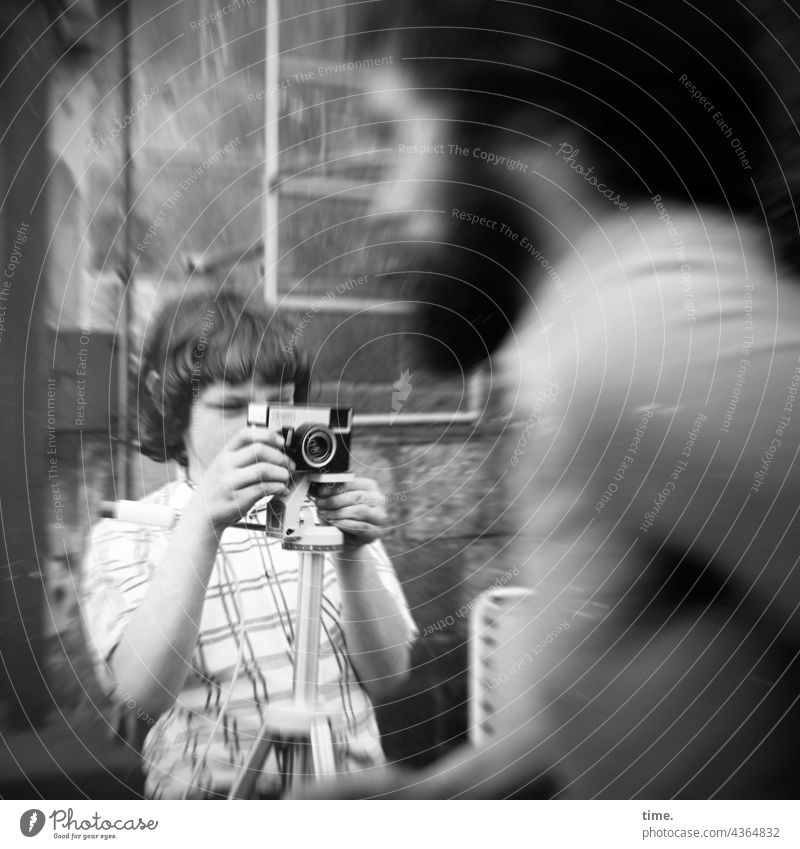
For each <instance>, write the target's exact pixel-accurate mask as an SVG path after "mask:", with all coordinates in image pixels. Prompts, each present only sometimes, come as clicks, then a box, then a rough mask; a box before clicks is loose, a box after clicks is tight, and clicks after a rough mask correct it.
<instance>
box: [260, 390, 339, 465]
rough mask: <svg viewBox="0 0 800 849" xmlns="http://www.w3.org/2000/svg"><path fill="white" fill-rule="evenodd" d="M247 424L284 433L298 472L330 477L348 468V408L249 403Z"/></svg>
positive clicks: (290, 455) (287, 450)
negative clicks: (329, 475) (328, 475)
mask: <svg viewBox="0 0 800 849" xmlns="http://www.w3.org/2000/svg"><path fill="white" fill-rule="evenodd" d="M247 424H248V425H254V426H256V427H266V428H269V429H270V430H275V431H278V432H280V433H281V434H283V437H284V439H285V440H286V448H285V449H284V450H285V451H286V455H287V456H288V457H290V458H291V459H292V460H294V462H295V465H296V467H297V471H298V472H316V473H317V474H332V473H339V472H347V471H349V469H350V435H351V433H352V430H353V410H352V408H351V407H327V406H323V405H308V406H302V407H299V406H298V407H296V406H294V405H292V404H250V405H249V406H248V408H247Z"/></svg>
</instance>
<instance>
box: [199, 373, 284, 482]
mask: <svg viewBox="0 0 800 849" xmlns="http://www.w3.org/2000/svg"><path fill="white" fill-rule="evenodd" d="M293 394H294V384H292V383H287V384H282V385H278V384H266V383H263V382H261V381H254V382H252V383H242V384H231V383H223V382H219V383H212V384H211V385H209V386H206V387H205V388H204V389H202V390H201V389H200V388H199V387H197V388H194V387H193V388H192V402H191V407H190V412H189V426H188V427H187V429H186V431H185V432H184V436H183V442H184V445H185V446H186V456H187V458H188V461H189V477H190V478H191V479H192V480H197V478H198V476H199V475H200V474H202V473H203V471H204V470H205V469H206V468H208V466H209V465H210V463H211V462H212V461H213V459H214V458H215V457H216V456H217V454H219V452H220V451H221V450H222V448H223V446H224V445H225V444H226V443H227V442H228V441H229V440H230V439H231V437H232V436H233V435H234V434H235V433H236V432H237V431H238V430H241V429H242V428H243V427H244V426H245V425H246V424H247V405H248V404H291V403H292V398H293Z"/></svg>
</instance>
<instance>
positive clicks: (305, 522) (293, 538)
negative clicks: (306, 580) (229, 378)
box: [237, 472, 353, 551]
mask: <svg viewBox="0 0 800 849" xmlns="http://www.w3.org/2000/svg"><path fill="white" fill-rule="evenodd" d="M352 479H353V474H352V472H338V473H335V474H329V473H318V472H317V473H315V472H301V473H296V474H295V475H294V477H293V478H292V480H291V482H290V483H289V494H288V495H287V496H284V497H283V498H279V497H278V496H273V497H272V498H270V499H269V501H267V502H265V503H263V504H260V505H256V507H254V508H253V509H252V510H251V511H250V512H249V513H248V514H247V517H246V518H245V519H244V521H242V522H241V523H237V525H238V526H239V527H245V528H250V529H252V530H260V531H263V532H264V533H265V534H266V535H267V536H268V537H272V538H273V539H280V540H281V541H282V543H283V548H285V549H288V550H291V551H338V550H340V549H341V547H342V544H343V541H344V538H343V536H342V532H341V531H340V530H339V529H338V528H334V527H332V526H331V525H326V524H322V523H320V522H319V521H318V519H317V516H316V513H315V511H314V509H313V506H312V504H311V502H310V498H309V494H308V493H309V489H310V488H311V485H312V484H314V483H328V484H330V483H342V482H343V481H348V480H352Z"/></svg>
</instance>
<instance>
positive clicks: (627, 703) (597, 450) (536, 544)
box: [334, 0, 800, 798]
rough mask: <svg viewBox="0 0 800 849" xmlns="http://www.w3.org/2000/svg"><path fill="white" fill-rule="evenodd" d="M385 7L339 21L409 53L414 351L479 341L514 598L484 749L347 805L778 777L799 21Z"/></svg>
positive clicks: (683, 790)
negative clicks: (500, 417)
mask: <svg viewBox="0 0 800 849" xmlns="http://www.w3.org/2000/svg"><path fill="white" fill-rule="evenodd" d="M396 5H397V8H389V7H388V4H385V3H384V4H370V7H371V8H372V12H373V17H372V18H371V19H370V20H365V21H363V22H362V24H361V26H360V27H358V29H359V30H361V31H362V32H363V33H365V35H364V36H363V37H364V38H366V39H367V40H368V42H369V43H370V45H371V52H372V54H376V53H377V52H380V53H381V55H383V54H386V55H393V56H395V57H400V58H402V57H415V58H414V59H413V60H409V61H404V62H395V65H394V67H396V68H400V69H401V71H402V74H403V75H404V76H402V77H401V76H398V77H397V81H396V88H397V92H389V93H386V94H385V98H386V101H387V103H392V104H400V105H401V108H402V109H403V110H404V114H403V115H401V116H400V117H403V118H404V121H403V123H402V124H401V127H402V128H403V129H402V130H401V135H402V136H403V137H402V138H401V139H400V141H401V142H402V143H403V145H405V147H404V148H403V149H402V150H401V149H399V148H398V169H397V172H396V173H395V174H394V175H392V176H391V180H392V182H391V183H390V184H389V186H388V191H387V201H386V208H387V209H395V210H396V209H397V204H398V203H402V204H403V205H404V206H405V207H406V208H407V209H413V210H414V213H413V215H409V216H408V231H407V233H406V234H405V236H406V238H407V240H408V244H409V246H410V253H409V256H410V259H409V263H408V267H409V269H410V273H409V275H408V281H409V282H407V284H406V286H407V291H408V293H409V295H410V296H411V297H416V298H419V297H420V296H421V295H422V293H424V298H425V300H427V301H429V302H433V306H431V307H429V316H428V317H429V319H430V322H431V324H430V326H431V328H435V338H436V339H437V340H441V344H438V347H437V346H434V345H431V356H436V353H437V351H451V352H454V353H448V354H444V355H442V357H441V361H442V364H443V367H446V366H447V365H448V363H449V365H450V366H452V365H453V360H452V359H450V360H448V359H447V358H448V357H451V358H452V357H455V358H456V360H457V361H458V364H459V365H462V366H468V365H470V364H472V363H474V362H476V361H479V360H480V359H482V358H484V357H486V356H488V354H489V353H491V352H492V351H493V350H495V349H496V360H495V365H496V366H497V367H498V368H499V376H500V379H501V380H502V381H503V383H504V385H505V391H506V392H507V397H508V402H509V406H510V407H513V412H514V415H513V416H512V417H511V419H510V423H509V426H508V430H507V436H506V442H505V446H504V448H503V449H501V451H500V452H498V455H497V462H498V467H499V468H502V465H503V464H504V463H505V464H506V465H507V469H508V472H509V475H508V477H507V480H510V481H511V483H510V485H509V490H508V505H509V513H508V516H507V517H504V518H506V519H507V518H508V517H510V518H511V521H510V523H509V524H510V526H511V528H512V530H511V534H510V535H511V536H512V537H513V541H512V542H511V545H510V547H509V549H507V551H510V552H511V554H510V555H509V556H510V558H511V559H512V560H513V562H514V564H515V565H519V566H520V568H521V575H520V582H521V583H522V584H523V585H525V586H528V587H530V588H532V589H533V590H534V591H535V601H534V602H532V603H531V604H530V605H529V608H530V609H529V615H528V616H526V623H527V624H526V625H525V627H524V628H523V629H522V630H521V631H520V632H519V633H517V634H516V635H514V636H513V643H514V652H512V653H511V655H510V656H512V657H517V658H518V662H517V663H515V664H514V668H513V669H512V668H510V669H509V670H498V674H499V673H501V672H503V671H505V672H506V677H507V678H508V677H512V676H525V684H526V686H525V687H523V688H520V686H519V680H517V681H515V683H514V690H515V691H519V690H520V689H522V690H523V691H525V693H526V695H525V699H524V700H525V704H524V705H521V704H520V701H522V700H517V702H516V703H514V704H512V705H510V706H509V707H508V709H507V710H505V711H501V712H500V714H498V716H496V717H495V720H494V721H493V722H492V725H493V736H492V737H491V739H490V742H489V744H487V745H486V746H485V747H484V748H482V749H481V750H478V751H476V750H472V749H466V748H465V749H464V750H462V751H461V752H458V753H456V754H455V755H454V756H452V757H451V758H449V759H448V760H447V761H446V762H440V763H439V764H437V765H436V767H435V768H434V769H432V770H429V771H428V772H426V773H423V774H409V773H405V774H398V773H394V774H392V775H391V776H389V777H388V778H387V780H386V783H385V785H384V786H382V787H381V786H379V785H377V784H376V783H374V782H372V783H371V785H370V786H369V787H366V786H363V787H361V788H359V787H356V786H353V787H351V788H349V789H345V788H340V791H339V792H342V793H352V794H354V795H356V794H358V793H359V792H363V793H365V794H367V795H379V794H380V793H388V794H394V795H406V796H423V797H453V796H478V797H481V796H484V797H485V796H491V797H499V796H507V795H512V794H530V795H537V794H540V795H559V796H568V797H574V798H592V797H609V798H629V797H642V798H671V797H689V798H708V797H757V798H770V797H773V798H781V797H793V796H796V795H797V792H798V779H797V733H796V729H797V727H798V726H797V722H798V715H797V714H798V711H797V707H796V704H797V697H798V692H800V686H799V685H798V669H799V668H800V667H799V666H798V662H797V654H798V645H800V629H799V628H798V613H797V610H798V601H799V600H800V571H799V570H798V566H797V560H798V556H800V522H799V521H798V509H800V474H798V470H797V462H798V451H800V399H799V398H798V394H797V393H798V388H800V276H799V275H798V262H797V258H798V256H800V251H799V250H798V247H800V236H798V226H797V219H796V217H795V212H794V205H793V198H794V196H795V190H796V183H797V180H798V176H800V172H799V171H798V163H797V158H798V150H800V147H798V139H797V129H796V127H794V125H793V124H792V122H791V118H790V116H791V115H792V114H795V115H796V114H797V101H798V99H799V98H798V93H800V75H798V71H797V67H796V66H794V65H793V64H792V62H791V61H790V58H791V57H792V56H794V57H796V56H797V53H798V51H797V45H798V27H799V26H800V24H799V23H798V18H796V17H793V16H792V14H791V13H790V11H789V10H788V9H786V8H785V7H783V6H782V5H779V4H770V3H753V2H750V3H745V4H744V6H740V5H739V4H737V5H736V6H735V7H730V8H728V7H726V9H725V15H724V19H721V17H720V13H719V12H720V10H719V8H718V7H716V6H715V4H713V3H710V2H700V3H699V4H694V7H691V6H689V5H688V4H684V3H678V4H664V3H655V2H644V3H641V4H637V7H636V8H634V7H632V6H630V5H623V4H620V3H616V2H610V0H609V2H598V3H594V4H589V5H586V4H580V3H577V2H562V3H557V4H548V3H545V4H543V5H542V4H537V5H536V6H535V7H534V6H532V5H527V4H524V3H488V2H476V3H471V4H469V7H468V8H467V6H466V5H465V4H463V3H455V2H432V1H431V0H426V2H424V3H423V2H410V3H404V4H396ZM375 6H377V7H378V8H377V9H376V8H373V7H375ZM773 6H774V8H773ZM547 7H552V8H551V9H550V10H549V11H548V10H547ZM783 15H785V16H786V20H785V21H784V20H783V19H782V17H781V16H783ZM376 45H380V47H379V48H377V47H376ZM448 57H450V58H448ZM773 86H774V87H775V88H773ZM784 125H785V126H784ZM412 145H417V146H419V147H417V149H416V151H415V152H413V153H409V152H408V146H412ZM426 210H427V211H426ZM415 281H417V282H415ZM415 287H416V288H415ZM432 335H433V334H432ZM517 618H518V617H517ZM563 622H566V623H568V624H569V626H570V627H569V628H568V629H563V628H561V629H559V624H560V623H563ZM553 635H555V636H553ZM548 637H552V638H551V639H549V640H548V639H547V638H548ZM542 644H545V645H546V648H544V649H542V650H541V651H539V652H538V653H536V652H535V647H536V646H540V645H542ZM505 655H506V656H509V652H508V651H506V652H505ZM334 792H336V791H335V790H334Z"/></svg>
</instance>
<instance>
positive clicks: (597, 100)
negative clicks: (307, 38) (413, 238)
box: [353, 0, 800, 367]
mask: <svg viewBox="0 0 800 849" xmlns="http://www.w3.org/2000/svg"><path fill="white" fill-rule="evenodd" d="M797 6H798V0H792V2H791V3H788V4H786V3H781V2H777V0H743V2H739V1H738V0H737V2H732V3H726V4H720V3H719V2H718V0H692V2H685V0H676V2H674V3H665V2H663V0H641V2H638V3H629V2H623V1H622V0H594V2H591V3H586V2H585V0H543V1H542V0H537V2H532V0H493V1H492V2H487V0H470V2H469V3H466V2H463V0H404V2H402V3H398V2H389V0H378V2H373V3H369V4H365V5H364V6H363V7H360V8H361V12H360V15H361V18H360V20H358V21H356V22H355V24H354V27H353V29H354V31H355V32H356V33H357V35H356V36H355V40H354V49H355V51H357V52H358V53H359V55H363V54H365V53H367V52H369V53H370V54H371V55H374V54H375V53H376V52H380V53H386V54H391V55H393V56H394V57H395V63H394V64H395V65H402V67H403V69H404V70H405V71H406V73H408V74H410V76H411V79H412V84H413V85H414V87H415V89H416V94H417V96H418V97H420V98H423V99H424V100H425V101H426V102H427V103H428V105H429V106H431V107H432V109H433V111H434V112H438V113H439V114H440V115H441V116H442V118H443V121H442V134H446V136H447V138H446V139H445V141H448V142H456V143H458V145H459V146H461V147H462V148H467V149H470V150H472V151H475V150H476V149H478V148H480V149H481V150H482V151H485V152H486V153H487V154H493V155H495V156H496V158H497V159H500V158H501V157H502V155H504V154H508V153H509V152H510V151H513V153H514V155H517V156H524V154H523V153H522V149H524V147H525V145H528V146H529V147H530V149H531V151H532V152H536V151H542V150H543V149H545V148H543V145H542V142H541V140H542V139H545V138H547V137H548V136H552V135H553V133H554V132H555V131H556V128H558V129H559V131H563V132H564V133H565V137H564V138H559V139H558V140H557V145H556V148H554V149H553V152H554V153H555V151H556V150H557V149H558V142H561V141H563V142H569V143H571V144H575V143H576V142H577V143H580V138H581V137H582V138H583V140H585V142H586V150H584V151H582V153H581V157H580V162H581V165H583V166H584V167H586V168H588V167H590V166H592V167H594V173H595V175H596V177H597V179H598V180H599V182H601V183H603V184H605V185H606V186H608V187H611V188H613V191H614V192H615V193H617V194H618V195H619V197H620V198H621V200H622V201H625V202H626V203H627V204H628V205H629V206H630V205H632V204H633V203H634V202H640V201H645V200H646V199H647V198H649V197H652V196H653V195H655V194H659V195H661V196H662V197H663V198H665V199H666V201H667V203H670V202H671V201H673V200H678V201H681V202H685V203H689V204H693V205H697V206H705V205H709V204H712V205H714V206H716V207H718V208H721V209H725V210H731V211H732V212H733V213H734V214H736V215H737V216H738V215H740V214H747V215H749V216H751V217H753V218H755V219H760V220H761V221H764V216H765V213H766V221H767V224H768V227H769V230H770V236H771V237H772V238H773V239H774V242H775V244H776V247H777V252H778V253H779V254H780V255H781V256H782V257H783V258H784V259H785V260H787V261H789V262H792V263H793V264H794V265H795V266H796V267H800V238H798V236H799V235H800V234H799V232H798V229H799V228H798V217H797V213H796V210H795V207H796V201H795V198H797V197H798V196H800V166H798V164H797V163H798V161H800V154H798V150H800V144H799V143H798V142H800V139H798V128H797V125H796V123H795V117H796V115H797V110H796V108H795V107H796V106H797V104H798V103H800V85H799V83H800V71H799V70H798V62H800V37H798V32H799V31H800V18H798V15H797V12H796V7H797ZM437 140H438V139H437ZM551 140H552V138H551ZM589 145H591V151H590V150H589ZM495 161H496V160H495ZM437 164H438V165H439V168H440V176H439V179H440V181H441V185H442V186H443V187H444V191H446V192H447V197H448V202H447V205H448V206H452V207H455V208H457V209H459V210H468V211H469V212H470V213H472V214H473V215H474V216H475V219H473V220H477V219H478V217H485V218H486V219H487V220H495V221H502V222H504V223H506V224H507V225H508V228H509V230H510V231H514V232H517V233H519V234H522V233H528V234H530V232H531V229H532V228H533V227H535V226H536V224H537V217H536V214H535V212H533V211H531V210H530V209H529V208H527V207H526V206H525V200H526V194H525V192H524V191H520V182H521V181H525V180H528V179H529V178H528V177H527V176H525V174H523V173H518V172H515V171H510V170H508V169H506V168H504V167H501V166H500V165H495V166H486V165H483V164H482V163H481V162H479V160H478V159H476V158H475V157H474V156H453V155H448V156H440V157H439V158H438V159H437ZM448 224H449V232H448V234H447V237H446V238H445V239H443V240H442V241H441V242H440V243H438V244H435V245H434V244H431V245H429V246H428V247H427V249H424V248H421V249H420V250H418V251H417V254H416V256H415V258H414V259H415V262H414V265H415V266H416V267H417V268H424V269H425V274H424V279H422V280H420V283H419V285H420V289H424V291H426V292H428V293H432V295H433V297H434V299H435V300H436V302H437V303H438V304H439V305H441V307H444V309H442V308H438V309H437V308H436V307H433V308H432V312H431V310H430V309H429V312H431V314H430V315H429V319H430V322H429V323H430V324H431V325H434V326H435V327H436V328H437V334H438V338H439V339H440V340H441V345H440V346H439V347H440V349H442V350H445V349H447V348H451V349H452V350H453V351H454V352H455V354H456V355H455V357H452V356H450V357H449V358H448V360H447V363H449V365H450V366H451V367H452V365H453V364H454V363H457V364H459V365H460V366H466V365H469V364H470V363H471V362H472V361H474V360H476V359H480V358H482V357H483V356H485V355H486V353H488V352H490V351H491V349H492V348H493V347H494V346H495V345H496V344H498V343H499V342H500V341H501V339H502V338H503V337H504V336H505V334H506V332H507V331H508V329H509V327H510V326H511V324H512V322H513V320H514V318H515V316H516V315H517V313H518V312H519V310H520V309H521V308H522V307H523V305H524V303H526V302H528V298H527V297H526V296H525V291H524V290H525V285H524V284H526V283H527V282H528V278H529V277H530V272H531V266H532V265H533V266H535V265H536V263H535V261H533V260H532V259H531V257H530V256H527V255H526V254H525V252H524V251H521V250H516V249H511V248H510V243H509V239H508V238H506V237H505V236H504V235H502V234H499V233H498V232H497V231H496V230H492V229H491V228H482V227H476V226H474V225H472V224H470V223H465V222H459V221H453V220H452V218H450V219H448ZM504 232H508V230H507V231H504ZM426 250H427V255H424V254H425V252H426ZM432 274H436V275H438V279H436V281H435V283H436V286H433V285H432ZM412 277H413V275H412ZM406 285H407V286H408V287H411V291H412V293H413V280H409V281H407V284H406Z"/></svg>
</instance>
